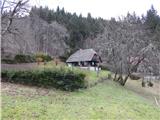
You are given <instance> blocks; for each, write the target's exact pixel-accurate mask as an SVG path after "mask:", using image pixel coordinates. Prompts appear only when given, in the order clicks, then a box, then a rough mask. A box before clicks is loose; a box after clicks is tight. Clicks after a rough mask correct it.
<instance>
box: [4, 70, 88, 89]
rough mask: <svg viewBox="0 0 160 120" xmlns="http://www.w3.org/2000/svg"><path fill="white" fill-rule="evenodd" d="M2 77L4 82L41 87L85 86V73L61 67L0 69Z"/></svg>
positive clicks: (66, 87)
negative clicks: (18, 69)
mask: <svg viewBox="0 0 160 120" xmlns="http://www.w3.org/2000/svg"><path fill="white" fill-rule="evenodd" d="M2 78H4V79H3V81H4V82H13V83H19V84H25V85H33V86H42V87H55V88H57V89H61V90H66V91H74V90H77V89H79V88H84V87H85V74H83V73H80V72H78V71H76V72H74V71H71V70H69V69H62V68H57V69H43V70H25V71H13V70H12V71H11V70H10V71H2Z"/></svg>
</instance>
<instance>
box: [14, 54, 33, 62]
mask: <svg viewBox="0 0 160 120" xmlns="http://www.w3.org/2000/svg"><path fill="white" fill-rule="evenodd" d="M14 61H15V62H16V63H31V62H35V57H34V56H33V55H25V54H17V55H16V56H15V57H14Z"/></svg>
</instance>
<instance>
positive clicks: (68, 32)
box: [2, 6, 160, 67]
mask: <svg viewBox="0 0 160 120" xmlns="http://www.w3.org/2000/svg"><path fill="white" fill-rule="evenodd" d="M2 27H3V25H2ZM12 27H14V28H16V30H17V31H18V33H17V34H10V33H7V34H5V35H3V36H2V58H5V57H7V58H8V57H11V56H12V55H13V56H14V55H15V54H17V53H23V54H32V53H37V52H44V53H47V54H49V55H51V56H63V57H67V56H68V55H69V54H71V53H73V52H74V51H75V50H77V49H80V48H93V49H95V50H96V51H97V52H98V53H99V54H100V55H101V56H102V58H103V61H104V62H106V63H109V64H110V65H112V64H113V63H111V62H113V60H112V59H113V58H114V57H113V52H114V54H115V56H116V59H115V58H114V60H117V61H120V60H122V59H124V58H125V59H128V57H127V56H129V55H130V56H131V57H137V56H141V55H144V53H143V52H144V51H147V50H148V49H149V48H150V46H152V48H154V51H153V50H152V52H153V53H156V54H157V53H159V51H160V17H159V15H158V14H157V12H156V10H155V9H154V7H153V6H152V7H151V8H150V9H149V10H148V11H147V14H146V15H143V16H141V17H139V16H137V15H136V13H132V14H130V13H128V14H127V15H126V16H124V17H121V18H119V20H115V18H111V19H110V20H104V19H102V18H93V17H92V16H91V14H90V13H88V16H87V17H83V16H82V15H77V14H76V13H74V14H71V13H69V12H66V11H65V10H64V8H62V9H60V8H59V7H57V9H56V10H51V9H49V8H48V7H45V8H43V7H39V8H37V7H32V9H31V11H30V13H29V15H27V16H25V17H21V16H17V17H16V19H14V20H13V24H12ZM142 51H143V52H142ZM155 51H156V52H155ZM140 53H141V54H140ZM142 53H143V54H142ZM147 53H148V54H149V52H147ZM150 53H151V51H150ZM118 56H119V57H118ZM145 56H146V54H145ZM148 56H149V57H150V58H151V55H148ZM156 58H157V57H156ZM152 60H153V57H152ZM123 63H124V64H125V62H123ZM112 67H113V65H112Z"/></svg>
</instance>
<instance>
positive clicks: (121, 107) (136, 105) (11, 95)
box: [2, 81, 160, 120]
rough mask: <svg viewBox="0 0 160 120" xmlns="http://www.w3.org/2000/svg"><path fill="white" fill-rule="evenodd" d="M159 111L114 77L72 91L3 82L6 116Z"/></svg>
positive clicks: (71, 117) (148, 114)
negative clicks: (88, 87)
mask: <svg viewBox="0 0 160 120" xmlns="http://www.w3.org/2000/svg"><path fill="white" fill-rule="evenodd" d="M47 91H48V92H47ZM45 93H46V94H45ZM159 113H160V109H159V108H156V107H155V106H153V105H152V104H151V103H149V102H148V101H147V100H146V99H144V98H142V97H140V96H137V95H136V94H134V93H133V92H131V91H127V90H126V89H125V88H123V87H121V86H119V85H117V84H115V83H113V82H111V81H106V82H104V83H100V84H98V85H97V86H95V87H92V88H90V89H87V90H81V91H79V92H72V93H69V92H63V91H58V90H54V89H51V90H48V89H40V88H38V89H37V88H35V87H27V86H22V85H14V84H9V83H2V118H3V120H5V119H7V120H13V119H16V120H20V119H25V120H26V119H27V120H36V119H37V120H46V119H52V120H55V119H59V120H62V119H65V120H77V119H82V120H86V119H87V120H88V119H105V120H106V119H109V120H110V119H117V120H151V119H152V120H158V119H159Z"/></svg>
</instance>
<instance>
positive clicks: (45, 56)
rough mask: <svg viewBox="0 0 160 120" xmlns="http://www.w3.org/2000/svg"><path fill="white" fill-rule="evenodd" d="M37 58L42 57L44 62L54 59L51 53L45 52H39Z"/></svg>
mask: <svg viewBox="0 0 160 120" xmlns="http://www.w3.org/2000/svg"><path fill="white" fill-rule="evenodd" d="M35 57H36V59H37V58H42V60H43V62H48V61H51V60H52V57H51V56H50V55H46V54H44V53H37V54H36V55H35Z"/></svg>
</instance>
